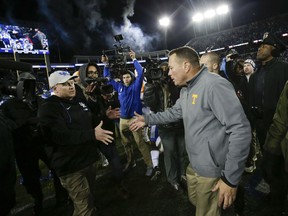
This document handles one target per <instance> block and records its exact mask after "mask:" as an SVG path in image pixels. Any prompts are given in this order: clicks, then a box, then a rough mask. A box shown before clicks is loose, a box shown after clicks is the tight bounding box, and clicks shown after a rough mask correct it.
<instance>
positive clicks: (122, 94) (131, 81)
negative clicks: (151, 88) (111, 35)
mask: <svg viewBox="0 0 288 216" xmlns="http://www.w3.org/2000/svg"><path fill="white" fill-rule="evenodd" d="M129 55H130V58H131V59H132V60H133V63H134V67H135V69H136V71H137V73H138V76H137V77H136V78H135V76H134V74H133V73H130V71H128V70H124V71H122V82H121V83H120V82H116V81H115V80H114V79H111V78H112V77H111V74H110V68H109V65H108V57H107V56H105V55H103V56H102V59H101V60H102V62H103V63H105V64H106V65H105V67H104V74H103V75H104V77H108V78H110V80H109V84H112V85H113V88H114V90H115V91H117V92H118V98H119V101H120V104H121V107H120V110H121V116H120V123H119V127H120V134H121V140H122V144H123V145H124V148H125V152H126V157H127V164H126V166H125V167H124V170H125V171H126V170H129V169H130V168H131V167H135V166H136V163H135V158H134V153H133V147H132V143H129V139H127V137H126V136H125V134H124V133H125V132H124V133H123V131H125V130H127V129H129V123H130V121H131V120H132V119H133V116H134V112H137V113H142V103H141V99H140V93H141V88H142V83H143V68H142V66H141V65H140V64H139V62H138V61H137V59H136V57H135V52H134V51H132V50H130V52H129ZM132 134H133V137H134V139H135V142H136V144H137V146H138V148H139V150H140V152H141V154H142V156H143V159H144V162H145V164H146V166H147V170H146V173H145V175H146V176H149V177H150V176H151V175H152V174H153V164H152V159H151V155H150V150H149V146H148V145H147V144H146V143H145V141H144V139H143V133H142V130H138V131H133V132H132Z"/></svg>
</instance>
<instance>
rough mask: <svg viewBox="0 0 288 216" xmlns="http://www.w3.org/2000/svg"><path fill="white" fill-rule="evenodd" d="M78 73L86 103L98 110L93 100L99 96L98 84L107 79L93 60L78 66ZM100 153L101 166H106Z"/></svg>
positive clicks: (96, 99)
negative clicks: (102, 75)
mask: <svg viewBox="0 0 288 216" xmlns="http://www.w3.org/2000/svg"><path fill="white" fill-rule="evenodd" d="M78 73H79V81H78V85H79V86H80V87H81V89H82V91H83V94H84V96H85V97H86V99H87V100H88V104H89V105H90V106H92V107H94V109H96V110H99V107H97V104H98V103H94V102H97V101H98V100H99V98H100V97H101V96H100V86H101V85H104V84H105V83H106V82H107V79H105V78H103V77H101V69H100V67H99V66H98V65H97V64H96V63H94V62H89V63H87V64H83V65H82V66H81V67H80V68H79V71H78ZM76 80H77V78H76ZM95 106H96V107H95ZM92 107H91V108H92ZM100 155H101V160H102V167H106V166H108V165H109V162H108V160H107V158H106V157H105V156H104V155H103V154H102V153H101V152H100Z"/></svg>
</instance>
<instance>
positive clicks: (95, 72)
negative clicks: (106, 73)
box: [87, 71, 98, 74]
mask: <svg viewBox="0 0 288 216" xmlns="http://www.w3.org/2000/svg"><path fill="white" fill-rule="evenodd" d="M87 74H98V71H87Z"/></svg>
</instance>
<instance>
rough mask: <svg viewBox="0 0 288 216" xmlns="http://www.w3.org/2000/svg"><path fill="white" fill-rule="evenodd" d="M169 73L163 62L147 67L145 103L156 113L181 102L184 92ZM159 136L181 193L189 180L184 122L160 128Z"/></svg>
mask: <svg viewBox="0 0 288 216" xmlns="http://www.w3.org/2000/svg"><path fill="white" fill-rule="evenodd" d="M168 72H169V67H168V63H167V62H163V63H161V64H160V65H159V66H158V65H157V64H153V63H151V64H150V65H149V64H148V66H147V67H146V73H145V76H146V78H147V83H146V85H145V87H144V96H143V99H144V103H145V105H146V106H148V107H149V108H150V110H151V111H153V112H155V113H157V112H162V111H164V110H166V109H167V108H169V107H171V106H172V105H173V104H174V103H175V102H176V100H177V99H178V98H179V94H180V88H178V87H176V86H175V85H174V83H173V82H172V80H171V78H170V77H169V76H168ZM152 73H153V74H152ZM161 74H162V75H161ZM153 76H155V77H153ZM158 132H159V136H160V138H161V141H162V144H163V147H164V164H165V170H166V176H167V180H168V182H169V183H170V184H171V185H172V187H173V188H174V189H175V190H178V188H179V182H180V181H181V178H184V179H185V168H186V165H187V164H185V152H186V151H185V142H184V126H183V121H179V122H175V123H170V124H165V125H158Z"/></svg>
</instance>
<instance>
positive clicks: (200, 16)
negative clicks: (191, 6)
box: [192, 13, 204, 22]
mask: <svg viewBox="0 0 288 216" xmlns="http://www.w3.org/2000/svg"><path fill="white" fill-rule="evenodd" d="M203 19H204V17H203V14H202V13H197V14H195V15H194V16H193V17H192V20H193V22H201V21H202V20H203Z"/></svg>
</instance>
